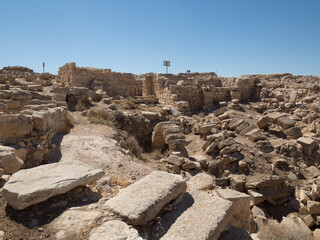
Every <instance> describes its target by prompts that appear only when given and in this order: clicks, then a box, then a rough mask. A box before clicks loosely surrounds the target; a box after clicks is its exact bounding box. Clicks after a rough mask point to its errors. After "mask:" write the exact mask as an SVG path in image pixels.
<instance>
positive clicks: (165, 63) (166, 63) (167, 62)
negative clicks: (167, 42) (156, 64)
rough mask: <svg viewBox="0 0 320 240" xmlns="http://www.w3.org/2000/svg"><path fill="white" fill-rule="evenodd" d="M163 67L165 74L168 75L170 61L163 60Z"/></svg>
mask: <svg viewBox="0 0 320 240" xmlns="http://www.w3.org/2000/svg"><path fill="white" fill-rule="evenodd" d="M163 66H165V67H166V74H168V67H170V61H166V60H164V61H163Z"/></svg>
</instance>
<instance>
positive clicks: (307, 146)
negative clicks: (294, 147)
mask: <svg viewBox="0 0 320 240" xmlns="http://www.w3.org/2000/svg"><path fill="white" fill-rule="evenodd" d="M297 142H298V143H300V144H301V146H302V150H303V153H305V154H306V155H308V156H312V151H313V150H314V149H315V147H316V146H317V143H316V141H315V140H313V139H312V138H307V137H301V138H298V140H297Z"/></svg>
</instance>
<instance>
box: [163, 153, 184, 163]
mask: <svg viewBox="0 0 320 240" xmlns="http://www.w3.org/2000/svg"><path fill="white" fill-rule="evenodd" d="M165 161H166V162H168V163H171V164H173V165H178V166H182V164H184V158H183V157H179V156H176V155H172V154H171V155H170V156H169V157H168V158H167V159H166V160H165Z"/></svg>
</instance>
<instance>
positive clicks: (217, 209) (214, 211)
mask: <svg viewBox="0 0 320 240" xmlns="http://www.w3.org/2000/svg"><path fill="white" fill-rule="evenodd" d="M192 197H193V199H194V203H193V205H192V206H191V207H189V208H188V209H187V210H186V211H184V212H183V213H182V214H181V215H180V216H179V218H178V219H177V220H176V221H175V222H174V224H173V225H172V226H171V227H170V229H169V230H168V232H167V233H166V234H165V235H164V236H163V237H162V238H161V240H172V239H179V240H182V239H193V240H204V239H207V240H209V239H218V237H219V235H220V233H221V232H223V231H224V230H226V229H227V228H228V226H229V220H230V219H231V218H232V212H233V208H232V203H231V202H230V201H228V200H225V199H223V198H220V197H218V196H212V195H211V194H207V193H205V192H200V191H199V192H193V193H192Z"/></svg>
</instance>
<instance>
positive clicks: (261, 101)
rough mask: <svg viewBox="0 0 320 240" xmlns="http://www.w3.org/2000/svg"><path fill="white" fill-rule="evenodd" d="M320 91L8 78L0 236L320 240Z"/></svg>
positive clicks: (96, 75) (197, 80) (1, 74)
mask: <svg viewBox="0 0 320 240" xmlns="http://www.w3.org/2000/svg"><path fill="white" fill-rule="evenodd" d="M319 91H320V77H316V76H294V75H292V74H289V73H283V74H263V75H244V76H240V77H237V78H236V77H230V78H225V77H220V76H217V75H216V74H215V73H180V74H156V73H147V74H141V75H134V74H130V73H118V72H112V71H111V69H95V68H86V67H77V66H76V64H75V63H67V64H65V65H64V66H62V67H61V68H60V69H59V72H58V75H52V74H48V73H43V74H41V73H35V72H34V71H33V70H31V69H28V68H25V67H5V68H3V69H2V70H0V176H1V177H2V179H1V185H0V186H1V191H2V195H1V196H0V200H1V201H0V202H1V204H0V213H1V214H2V213H3V214H2V218H3V219H0V230H2V231H0V239H1V238H3V239H19V238H22V237H25V236H28V237H29V238H30V239H31V238H33V239H90V240H96V239H118V237H119V236H120V237H121V238H122V239H140V240H141V239H168V240H171V239H201V240H202V239H217V240H228V239H254V240H259V239H260V240H266V239H274V237H279V236H280V235H281V234H287V235H288V234H289V233H290V232H291V233H294V234H295V236H298V238H297V239H320V218H319V216H320V190H319V189H320V188H319V184H320V182H319V181H320V180H319V179H320V170H319V167H320V148H319V146H320V130H319V129H320V108H319V101H320V98H319ZM44 219H45V220H44ZM22 226H23V227H22ZM272 226H273V228H272ZM13 229H14V231H13ZM279 231H280V232H279ZM286 231H287V232H286ZM272 234H273V235H272ZM277 234H278V235H277ZM279 234H280V235H279ZM281 236H282V235H281Z"/></svg>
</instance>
